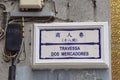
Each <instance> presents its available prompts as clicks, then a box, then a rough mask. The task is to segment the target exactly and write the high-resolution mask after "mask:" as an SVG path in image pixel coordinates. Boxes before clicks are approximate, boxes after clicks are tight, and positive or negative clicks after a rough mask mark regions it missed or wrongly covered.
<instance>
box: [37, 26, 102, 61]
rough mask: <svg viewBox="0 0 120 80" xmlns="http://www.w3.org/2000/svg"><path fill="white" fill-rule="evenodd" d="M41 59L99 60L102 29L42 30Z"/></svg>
mask: <svg viewBox="0 0 120 80" xmlns="http://www.w3.org/2000/svg"><path fill="white" fill-rule="evenodd" d="M40 35H41V36H40V49H39V54H40V59H99V58H101V49H100V47H101V46H100V29H99V28H82V29H80V28H78V29H74V28H72V29H41V30H40Z"/></svg>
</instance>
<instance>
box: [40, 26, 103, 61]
mask: <svg viewBox="0 0 120 80" xmlns="http://www.w3.org/2000/svg"><path fill="white" fill-rule="evenodd" d="M76 30H77V31H78V30H98V35H99V37H98V38H99V42H98V43H94V42H90V43H41V40H42V31H76ZM39 42H40V44H39V45H40V47H39V59H101V34H100V28H82V29H80V28H78V29H74V28H71V29H41V30H40V40H39ZM75 44H77V45H78V44H80V45H96V44H97V45H99V57H84V58H80V57H79V58H75V57H62V58H42V57H41V54H42V53H41V46H42V45H75Z"/></svg>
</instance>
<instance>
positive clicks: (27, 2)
mask: <svg viewBox="0 0 120 80" xmlns="http://www.w3.org/2000/svg"><path fill="white" fill-rule="evenodd" d="M43 5H44V0H20V8H21V9H24V8H25V9H41V8H42V7H43Z"/></svg>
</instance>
